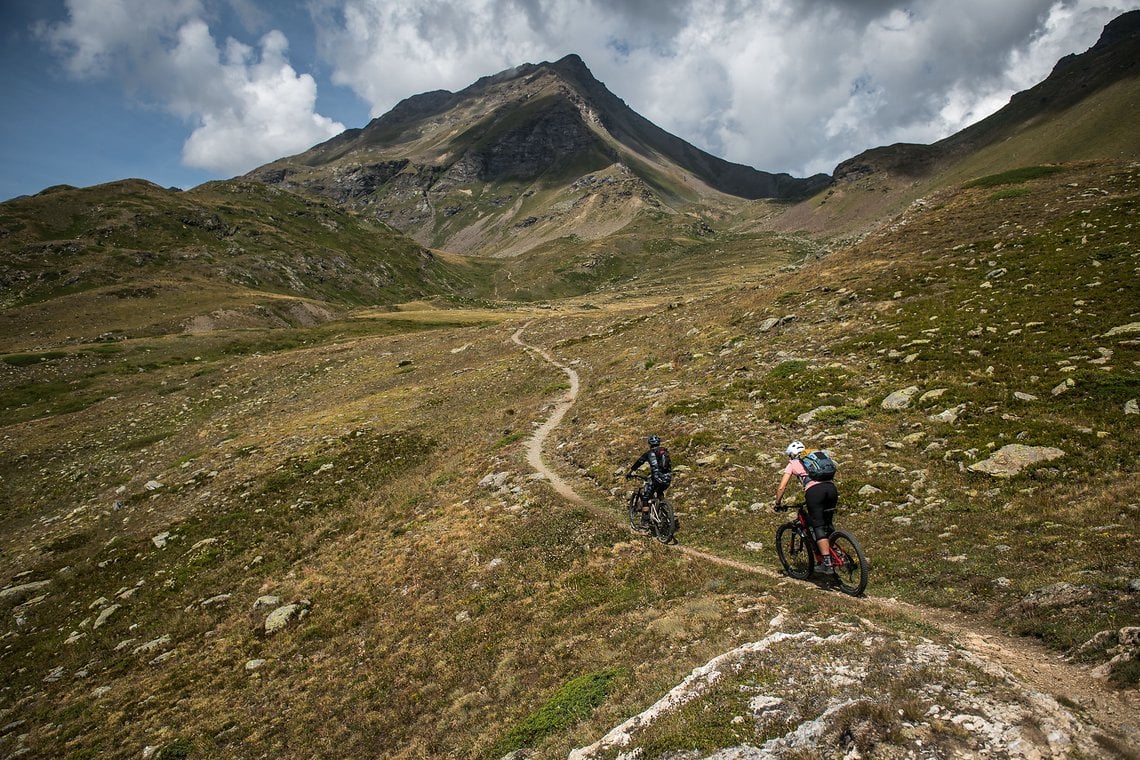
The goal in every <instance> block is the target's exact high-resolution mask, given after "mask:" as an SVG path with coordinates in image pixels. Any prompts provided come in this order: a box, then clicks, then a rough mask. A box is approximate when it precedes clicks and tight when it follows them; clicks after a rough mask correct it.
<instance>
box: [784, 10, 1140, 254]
mask: <svg viewBox="0 0 1140 760" xmlns="http://www.w3.org/2000/svg"><path fill="white" fill-rule="evenodd" d="M1138 108H1140V11H1131V12H1129V13H1125V14H1123V15H1121V16H1119V17H1117V18H1116V19H1114V20H1113V21H1112V22H1110V23H1109V24H1108V25H1106V26H1105V28H1104V31H1103V33H1102V34H1101V37H1100V39H1099V40H1098V41H1097V43H1096V44H1095V45H1094V46H1093V47H1091V48H1089V50H1087V51H1085V52H1084V53H1081V54H1079V55H1068V56H1065V57H1064V58H1062V59H1061V60H1060V61H1058V62H1057V64H1056V66H1054V68H1053V71H1052V73H1051V74H1050V75H1049V77H1048V78H1046V79H1045V80H1044V81H1042V82H1041V83H1039V84H1037V85H1036V86H1034V87H1032V88H1030V89H1028V90H1025V91H1024V92H1019V93H1016V94H1014V95H1013V97H1012V98H1010V102H1009V103H1008V104H1007V105H1006V106H1005V107H1004V108H1002V109H1001V110H999V111H997V112H996V113H994V114H992V115H990V116H989V117H987V118H985V119H983V120H981V121H979V122H978V123H976V124H973V125H971V126H969V127H967V128H966V129H963V130H962V131H960V132H957V133H955V134H953V135H951V136H949V137H947V138H945V139H943V140H940V141H938V142H936V143H933V144H931V145H919V144H911V143H897V144H895V145H888V146H882V147H878V148H872V149H871V150H867V151H864V152H863V153H860V154H859V155H857V156H854V157H852V158H850V159H848V160H846V161H843V162H842V163H840V164H839V165H838V166H837V167H836V168H835V171H834V177H835V185H834V186H832V187H830V188H828V190H827V193H826V194H820V195H819V196H818V197H816V198H813V199H811V200H809V201H806V202H804V203H803V204H801V206H799V207H798V208H795V209H792V210H791V211H790V212H789V213H788V214H787V215H785V218H784V219H783V220H782V222H781V224H780V226H781V227H782V228H784V229H808V230H813V231H817V232H818V231H824V230H828V231H830V232H833V233H834V232H839V231H842V230H843V229H857V228H861V227H865V226H866V225H867V224H868V223H873V222H874V221H875V220H876V219H878V218H881V216H882V215H883V214H884V213H887V212H888V211H890V210H891V209H892V208H894V209H896V210H897V209H898V208H901V207H902V206H905V205H906V204H907V203H909V202H910V201H912V200H914V199H915V198H918V197H920V196H921V195H923V194H925V193H927V192H930V191H931V190H934V189H938V188H941V187H945V186H948V185H951V184H954V183H957V182H962V181H965V180H969V179H971V178H974V177H979V176H983V175H987V174H992V173H998V172H1002V171H1006V170H1009V169H1014V168H1017V167H1022V166H1030V165H1034V164H1043V163H1061V162H1066V161H1080V160H1095V159H1114V160H1120V159H1135V158H1140V130H1138V129H1137V119H1136V114H1137V109H1138Z"/></svg>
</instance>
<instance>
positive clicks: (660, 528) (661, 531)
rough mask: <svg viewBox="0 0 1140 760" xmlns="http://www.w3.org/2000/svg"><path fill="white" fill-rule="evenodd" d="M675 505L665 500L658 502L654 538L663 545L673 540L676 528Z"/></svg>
mask: <svg viewBox="0 0 1140 760" xmlns="http://www.w3.org/2000/svg"><path fill="white" fill-rule="evenodd" d="M676 524H677V523H676V520H675V519H674V513H673V505H672V504H670V503H669V502H667V501H665V500H664V499H658V500H657V519H656V520H655V521H654V525H653V535H654V537H655V538H656V539H657V540H658V541H660V542H661V543H663V544H667V543H669V542H670V541H672V540H673V530H674V527H675V526H676Z"/></svg>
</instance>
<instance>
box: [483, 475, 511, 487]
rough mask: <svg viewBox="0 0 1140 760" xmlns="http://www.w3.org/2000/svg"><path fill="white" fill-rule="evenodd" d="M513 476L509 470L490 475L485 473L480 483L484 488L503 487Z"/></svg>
mask: <svg viewBox="0 0 1140 760" xmlns="http://www.w3.org/2000/svg"><path fill="white" fill-rule="evenodd" d="M510 477H511V474H510V473H509V472H493V473H491V474H489V475H484V476H483V479H482V480H480V481H479V485H480V486H482V487H483V488H502V487H503V485H504V484H505V483H506V482H507V479H508V478H510Z"/></svg>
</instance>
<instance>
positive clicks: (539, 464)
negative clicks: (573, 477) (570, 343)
mask: <svg viewBox="0 0 1140 760" xmlns="http://www.w3.org/2000/svg"><path fill="white" fill-rule="evenodd" d="M532 322H533V320H532V321H531V322H527V323H526V324H525V325H523V326H522V327H520V328H519V329H517V330H515V334H514V335H512V336H511V340H513V341H514V342H515V343H518V344H519V345H520V346H522V347H523V348H525V349H526V350H527V351H530V352H531V353H534V354H537V355H538V356H541V357H542V358H543V359H545V360H546V361H548V362H550V363H551V364H553V365H554V366H555V367H557V368H558V369H560V370H562V371H563V372H565V373H566V377H568V378H569V379H570V390H568V391H567V392H566V395H565V396H563V397H562V399H561V400H560V401H559V402H558V403H557V404H555V405H554V411H553V412H551V413H550V417H549V418H547V420H546V422H544V423H542V426H541V427H540V428H539V429H538V430H536V431H534V435H532V436H531V438H530V441H529V442H528V443H527V447H526V461H527V464H529V465H530V466H531V467H533V468H534V469H535V471H536V472H539V473H542V474H543V475H545V476H546V479H547V480H549V481H550V485H551V486H553V487H554V490H555V491H557V492H558V494H559V495H560V496H562V497H563V498H565V499H567V500H569V501H572V502H574V503H575V504H586V500H585V499H583V498H582V497H581V496H579V495H578V493H577V491H575V490H574V489H573V488H571V487H570V486H569V484H567V483H566V481H564V480H563V479H562V478H561V477H559V476H558V473H556V472H555V471H554V469H553V468H551V467H547V465H546V463H545V462H544V461H542V445H543V444H544V443H546V438H547V436H549V435H550V433H551V431H552V430H554V428H556V427H558V423H560V422H562V418H563V417H565V416H566V412H568V411H570V407H572V406H574V402H575V401H577V400H578V387H579V386H578V373H577V372H575V371H574V370H573V369H572V368H570V367H567V366H566V365H565V364H562V363H560V362H559V361H558V360H557V359H555V358H554V357H553V356H551V355H550V354H548V353H547V352H546V351H544V350H542V349H541V348H539V347H538V346H532V345H530V344H529V343H524V342H523V339H522V334H523V331H524V330H526V328H528V327H530V326H531V324H532Z"/></svg>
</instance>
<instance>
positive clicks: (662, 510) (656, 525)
mask: <svg viewBox="0 0 1140 760" xmlns="http://www.w3.org/2000/svg"><path fill="white" fill-rule="evenodd" d="M625 477H626V480H640V481H641V482H642V483H645V482H646V481H648V480H649V477H646V476H643V475H626V476H625ZM642 488H643V487H642V486H638V487H637V488H635V489H634V490H633V493H631V494H630V495H629V503H628V507H627V508H628V510H629V527H630V528H632V529H633V530H635V531H637V532H638V533H649V535H651V536H653V537H654V538H656V539H657V540H658V541H660V542H661V543H663V544H669V543H675V542H676V540H677V539H675V538H674V537H673V534H674V533H676V532H677V527H678V523H677V516H676V515H675V514H674V513H673V505H672V504H670V503H669V502H668V501H667V500H666V499H665V498H664V497H661V498H658V497H654V498H651V499H649V522H648V524H645V525H643V524H642V522H641V515H642V511H641V506H642V504H644V503H645V497H644V496H643V495H642Z"/></svg>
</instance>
